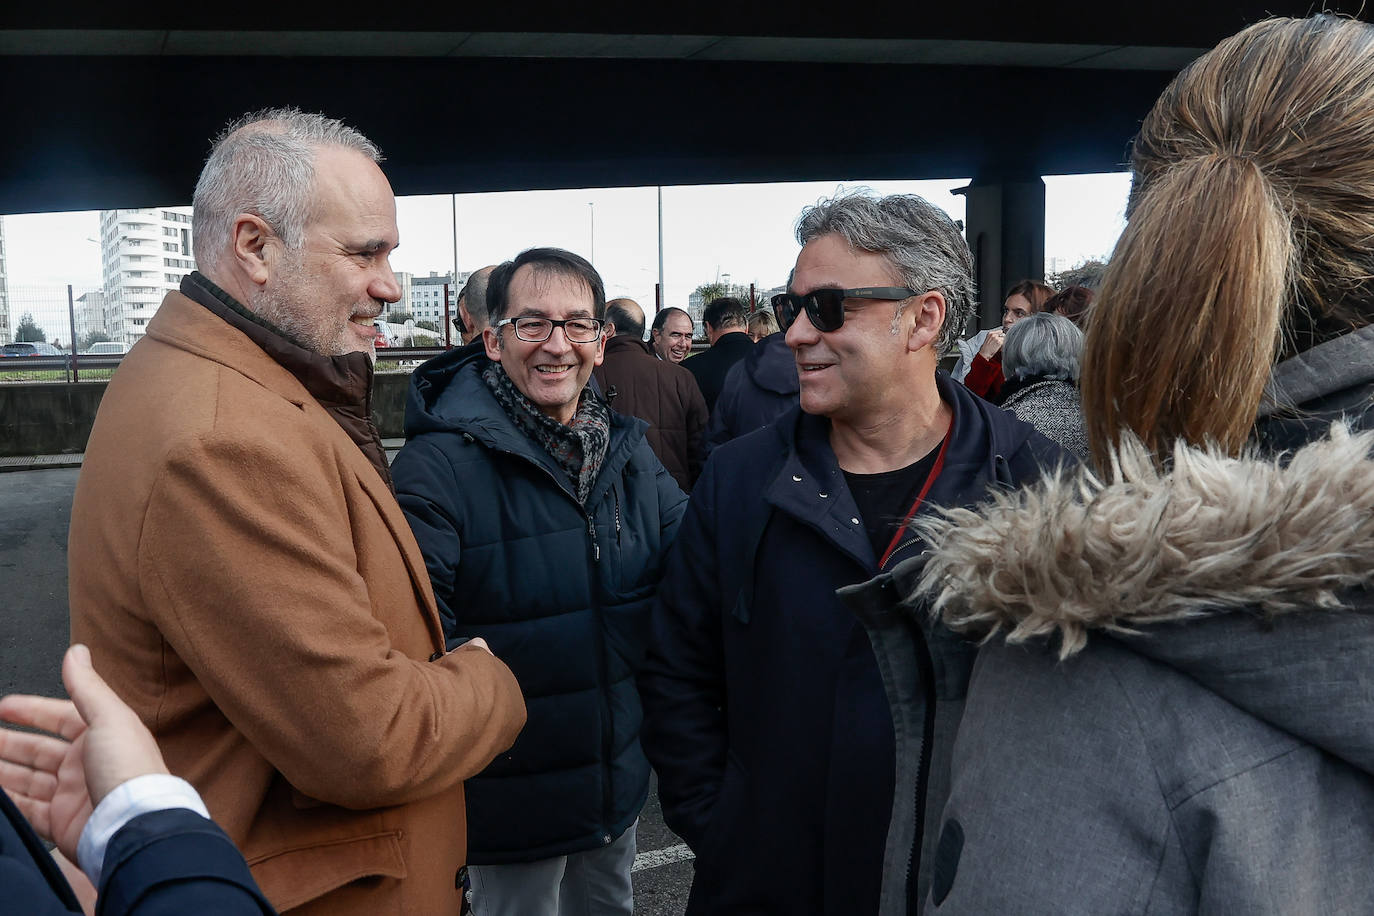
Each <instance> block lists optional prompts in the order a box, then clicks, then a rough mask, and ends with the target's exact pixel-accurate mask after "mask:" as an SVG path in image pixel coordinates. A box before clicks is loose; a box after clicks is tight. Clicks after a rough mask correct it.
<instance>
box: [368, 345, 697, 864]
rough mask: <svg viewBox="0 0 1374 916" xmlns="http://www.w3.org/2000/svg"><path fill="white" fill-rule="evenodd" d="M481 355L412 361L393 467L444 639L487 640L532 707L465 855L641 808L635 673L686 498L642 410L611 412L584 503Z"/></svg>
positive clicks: (501, 851) (619, 829) (600, 838)
mask: <svg viewBox="0 0 1374 916" xmlns="http://www.w3.org/2000/svg"><path fill="white" fill-rule="evenodd" d="M486 364H487V359H486V357H485V356H483V355H481V354H477V353H460V352H459V351H452V352H450V353H446V354H444V355H443V356H439V357H437V358H435V359H433V360H431V361H430V362H428V363H426V364H425V365H423V366H421V367H420V368H419V369H417V370H416V372H415V375H414V377H413V379H412V381H411V388H410V392H409V395H408V401H407V405H406V435H407V437H408V438H409V442H408V443H407V444H406V446H405V448H403V449H402V450H401V453H400V455H398V456H397V458H396V462H395V464H394V465H393V466H392V474H393V476H394V478H395V481H396V495H397V498H398V499H399V501H400V503H401V508H402V509H404V510H405V513H406V517H407V518H408V519H409V521H410V524H411V528H412V529H413V530H414V531H415V537H416V539H417V540H418V541H419V544H420V548H421V550H422V551H423V552H424V556H425V564H426V566H427V567H428V569H429V574H430V579H431V581H432V582H433V585H434V593H435V598H437V599H438V604H439V612H440V614H441V615H442V616H443V620H444V629H445V635H446V636H447V637H448V639H449V642H450V645H452V644H454V643H456V642H460V641H462V640H464V639H470V638H473V637H478V636H480V637H482V638H484V639H485V640H486V641H487V643H488V644H489V645H490V646H491V650H492V651H493V652H494V653H495V654H496V656H497V657H498V658H500V659H502V660H503V661H504V662H505V663H506V664H507V665H509V666H510V668H511V670H512V671H513V672H515V676H516V677H517V678H518V679H519V681H520V687H521V690H522V691H523V693H524V695H525V704H526V708H527V710H528V713H529V718H528V722H527V724H526V726H525V730H524V731H523V732H522V733H521V735H520V737H519V738H518V739H517V740H516V742H515V745H514V746H513V747H512V748H511V749H510V750H509V751H508V752H507V753H505V754H502V755H500V756H499V757H497V758H496V760H495V761H494V762H493V763H492V764H491V766H489V767H488V768H487V769H486V770H485V771H484V772H483V773H481V774H480V775H479V776H477V777H475V778H474V779H472V780H469V781H468V783H467V799H468V825H469V827H468V831H469V833H468V861H469V862H471V863H472V864H475V865H492V864H502V863H510V862H527V861H534V860H537V859H544V858H549V857H551V856H557V855H566V854H568V853H572V852H578V851H582V850H587V849H594V848H598V847H600V846H602V845H605V844H606V843H609V842H611V841H612V840H613V839H615V838H616V837H618V836H620V834H621V833H623V832H624V831H625V829H626V828H627V827H629V825H630V824H632V823H633V822H634V820H635V818H636V817H637V816H638V815H639V810H640V808H641V807H642V806H643V804H644V799H645V798H646V796H647V794H648V787H649V764H648V761H647V760H646V759H645V757H644V752H643V751H642V750H641V748H640V744H639V729H640V721H641V719H642V713H641V710H640V702H639V693H638V691H637V690H636V688H635V676H636V674H637V673H638V670H639V668H640V666H641V663H642V660H643V657H644V651H645V645H646V641H647V639H648V630H649V609H650V605H651V603H652V601H653V598H654V593H655V590H656V588H657V586H658V581H659V577H660V575H661V572H662V566H663V560H664V556H665V554H666V553H667V549H668V547H669V545H670V544H671V543H672V540H673V537H674V535H675V534H676V532H677V527H678V523H679V522H680V521H681V519H682V515H683V512H684V511H685V509H686V497H685V496H684V495H683V493H682V491H681V490H679V489H678V487H677V484H676V483H674V482H673V478H672V477H671V476H669V474H668V472H667V471H666V470H664V468H663V465H662V464H661V463H660V462H659V460H658V458H656V457H655V456H654V453H653V452H652V451H651V450H650V448H649V446H648V443H647V442H646V441H645V439H644V428H645V423H644V422H643V421H642V420H637V419H634V418H630V417H623V416H620V415H619V414H615V413H612V414H611V437H610V445H609V447H608V449H607V454H606V459H605V462H604V464H603V465H602V468H601V473H600V475H599V476H598V477H597V480H596V483H595V484H594V485H593V488H592V491H591V494H590V496H589V497H588V500H587V505H586V508H584V507H583V506H582V505H579V503H578V502H577V499H576V497H575V495H574V493H573V490H572V483H571V481H570V480H569V479H568V476H567V474H566V473H564V472H563V471H562V470H561V469H560V468H559V467H558V466H557V465H556V464H555V463H554V461H553V459H552V458H551V457H550V456H549V455H548V454H547V453H546V452H545V451H544V450H543V449H541V448H540V447H539V446H538V445H536V444H535V443H534V442H533V441H532V440H530V439H529V438H528V437H527V436H525V435H524V434H523V433H522V432H521V431H520V430H519V429H517V428H516V426H515V425H514V424H513V423H512V422H511V420H510V418H509V417H508V416H507V415H506V413H505V411H504V410H503V409H502V408H501V406H500V405H499V404H498V403H497V402H496V399H495V398H494V397H493V396H492V394H491V392H490V390H489V389H488V388H487V386H486V383H485V382H483V381H482V378H481V372H482V369H483V368H484V367H485V366H486Z"/></svg>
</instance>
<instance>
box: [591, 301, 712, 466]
mask: <svg viewBox="0 0 1374 916" xmlns="http://www.w3.org/2000/svg"><path fill="white" fill-rule="evenodd" d="M606 337H607V340H606V357H605V359H604V360H603V361H602V363H601V365H599V366H597V367H596V368H595V369H593V370H592V375H594V376H595V377H596V383H597V384H598V385H600V386H601V393H602V394H604V395H605V396H606V400H607V401H608V402H609V403H610V405H611V407H612V408H613V409H614V410H616V411H618V412H620V413H622V414H625V415H626V416H630V417H639V418H640V419H641V420H644V421H646V422H647V423H648V424H649V429H648V431H647V432H645V434H644V438H645V439H647V440H648V441H649V447H650V448H652V449H653V450H654V454H655V455H657V456H658V460H659V461H662V462H663V466H664V467H665V468H667V469H668V473H669V474H672V475H673V479H674V480H676V481H677V485H678V486H679V487H681V488H682V490H683V492H685V493H691V492H692V484H694V483H696V479H697V476H698V475H700V474H701V466H702V464H703V463H704V462H705V460H706V457H705V455H706V446H705V440H706V401H705V399H704V398H702V396H701V389H700V388H698V387H697V381H696V379H694V378H692V373H690V372H688V371H687V370H686V369H685V368H683V367H682V365H681V364H679V363H673V362H668V361H667V360H660V359H655V358H654V355H653V353H651V352H650V351H649V345H648V344H646V343H645V342H644V310H643V309H641V308H640V307H639V303H638V302H635V301H634V300H633V299H612V300H611V301H610V302H607V303H606Z"/></svg>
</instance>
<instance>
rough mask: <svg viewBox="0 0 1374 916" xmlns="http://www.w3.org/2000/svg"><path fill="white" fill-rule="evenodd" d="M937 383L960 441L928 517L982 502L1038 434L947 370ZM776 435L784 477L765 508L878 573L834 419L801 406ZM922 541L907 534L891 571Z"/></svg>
mask: <svg viewBox="0 0 1374 916" xmlns="http://www.w3.org/2000/svg"><path fill="white" fill-rule="evenodd" d="M935 385H936V388H937V390H938V391H939V393H940V399H941V400H943V401H944V402H945V403H946V404H948V405H949V407H950V410H951V412H952V414H953V417H954V421H953V426H952V428H951V430H950V435H951V436H952V437H953V438H952V439H951V440H950V443H949V448H948V450H947V451H946V453H945V461H944V467H943V470H942V471H941V473H940V476H939V477H938V478H937V479H936V480H935V482H934V484H932V486H931V488H930V492H929V493H928V494H927V495H926V501H925V503H924V504H923V505H922V506H921V510H920V515H926V514H928V513H931V512H934V511H935V510H936V508H937V507H940V506H962V505H969V504H972V503H975V502H977V501H979V500H980V499H982V498H983V497H984V496H986V495H987V491H988V487H989V485H991V484H993V483H995V482H996V481H997V480H998V477H999V474H998V461H999V459H1001V460H1002V461H1003V462H1005V461H1007V460H1009V459H1010V458H1011V456H1012V455H1014V454H1015V453H1016V452H1017V451H1018V450H1019V449H1020V448H1021V446H1022V445H1023V444H1024V443H1025V441H1026V438H1027V437H1028V436H1029V435H1030V434H1031V432H1032V427H1031V426H1030V425H1028V424H1026V423H1023V422H1021V421H1020V420H1017V419H1016V418H1015V417H1013V416H1011V415H1010V414H1008V413H1006V412H1005V411H1002V410H998V409H997V408H995V407H993V406H992V405H990V404H988V403H987V402H986V401H983V400H982V399H981V398H977V397H974V396H973V395H972V394H971V393H969V391H968V390H967V389H966V388H964V386H963V385H960V384H959V383H958V382H955V381H953V380H952V379H951V378H950V377H949V376H948V375H947V374H946V373H944V372H937V373H936V376H935ZM772 429H773V430H774V434H775V435H776V436H777V437H778V444H779V446H780V447H781V450H782V453H783V455H782V460H781V464H780V465H779V470H778V472H777V473H776V474H775V475H774V476H773V477H772V479H771V482H770V483H769V484H768V485H767V487H766V488H765V490H764V500H765V502H767V503H768V504H769V505H771V506H774V507H775V508H778V509H780V510H782V511H784V512H786V513H788V514H789V515H791V516H793V517H795V518H796V519H797V520H798V521H800V522H802V523H803V524H805V525H807V526H809V527H811V528H813V529H815V530H816V532H817V533H818V534H820V535H821V536H822V537H824V538H825V539H826V540H828V541H830V542H831V543H832V544H833V545H834V546H835V547H837V548H838V549H840V550H841V551H843V552H844V553H846V554H848V555H849V556H851V557H852V558H853V559H854V561H855V562H857V563H859V564H860V565H861V566H862V567H863V568H864V569H866V570H868V571H869V572H870V573H871V572H872V571H874V570H876V568H877V562H878V558H877V557H875V556H873V546H872V544H871V542H870V541H869V539H868V534H867V529H866V528H865V527H864V525H863V522H862V520H861V519H859V510H858V506H857V504H856V503H855V502H854V497H853V495H852V494H850V492H849V486H848V485H847V484H846V483H845V478H844V472H843V471H842V470H841V469H840V466H839V462H838V461H837V460H836V458H835V451H834V449H832V448H831V447H830V421H829V420H828V419H826V418H824V417H817V416H812V415H811V414H808V413H806V412H804V411H803V410H802V409H801V407H800V406H794V407H792V408H789V410H788V412H787V413H785V414H783V415H782V417H781V418H780V419H779V420H778V421H777V423H776V424H775V425H774V426H773V427H772ZM907 508H908V507H907V506H901V507H900V508H899V509H897V510H896V511H898V512H905V511H906V510H907ZM919 539H920V536H919V533H918V531H917V530H916V529H915V528H912V527H908V528H907V529H905V530H904V531H903V532H902V540H901V542H900V543H899V544H898V547H897V549H896V550H894V551H893V553H892V561H891V562H890V564H889V565H891V564H892V563H895V562H897V561H900V560H902V559H904V558H906V557H907V556H909V555H910V553H911V550H912V548H913V547H915V546H917V545H918V544H919Z"/></svg>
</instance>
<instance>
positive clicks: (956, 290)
mask: <svg viewBox="0 0 1374 916" xmlns="http://www.w3.org/2000/svg"><path fill="white" fill-rule="evenodd" d="M831 232H833V233H835V234H837V235H839V236H840V237H841V238H843V239H844V240H845V241H846V242H848V243H849V245H850V247H851V248H857V249H859V250H861V251H872V252H875V253H877V254H881V255H883V256H885V257H886V258H887V260H888V262H889V263H891V264H892V267H893V269H894V270H896V272H897V274H898V276H899V277H900V278H901V282H902V284H903V285H904V286H908V287H910V288H911V289H914V290H916V291H917V292H925V291H926V290H932V289H933V290H938V291H939V292H940V293H942V294H943V295H944V297H945V323H944V324H943V325H941V326H940V336H939V338H938V340H937V341H936V346H937V349H938V350H939V353H940V354H941V355H944V354H946V353H950V352H953V351H954V349H955V347H956V346H957V344H958V342H959V339H960V338H961V337H962V336H963V331H964V327H965V325H967V324H968V320H969V318H970V317H971V316H972V315H973V311H974V309H975V308H976V307H977V297H976V296H975V295H974V284H973V255H972V254H970V253H969V250H968V244H967V243H965V242H964V236H963V233H961V232H960V231H959V226H958V224H956V223H955V222H954V220H953V219H951V218H950V216H949V214H948V213H946V212H945V211H944V210H941V209H940V208H939V207H937V206H935V205H934V204H932V203H930V202H929V201H928V200H926V199H925V198H923V197H918V196H917V195H915V194H892V195H890V196H888V197H878V196H876V195H874V194H873V192H872V191H870V190H869V189H868V188H858V189H856V190H854V191H851V192H848V193H845V194H837V195H836V196H835V197H832V198H830V199H829V200H823V201H821V202H820V203H818V204H816V205H815V206H811V207H807V208H806V209H805V210H803V211H802V214H801V217H800V218H799V219H798V220H797V241H798V242H800V243H801V244H802V245H805V244H806V243H807V242H810V241H811V240H812V239H814V238H817V237H819V236H822V235H826V234H827V233H831Z"/></svg>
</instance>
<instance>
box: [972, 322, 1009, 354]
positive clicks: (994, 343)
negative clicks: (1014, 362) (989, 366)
mask: <svg viewBox="0 0 1374 916" xmlns="http://www.w3.org/2000/svg"><path fill="white" fill-rule="evenodd" d="M1006 336H1007V332H1006V331H1004V330H1002V329H1001V328H993V329H992V330H991V331H988V336H987V337H985V338H983V345H982V346H981V347H979V348H978V355H979V356H981V357H983V359H992V358H993V357H994V356H996V355H997V354H998V353H1000V352H1001V351H1002V341H1003V340H1005V339H1006Z"/></svg>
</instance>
